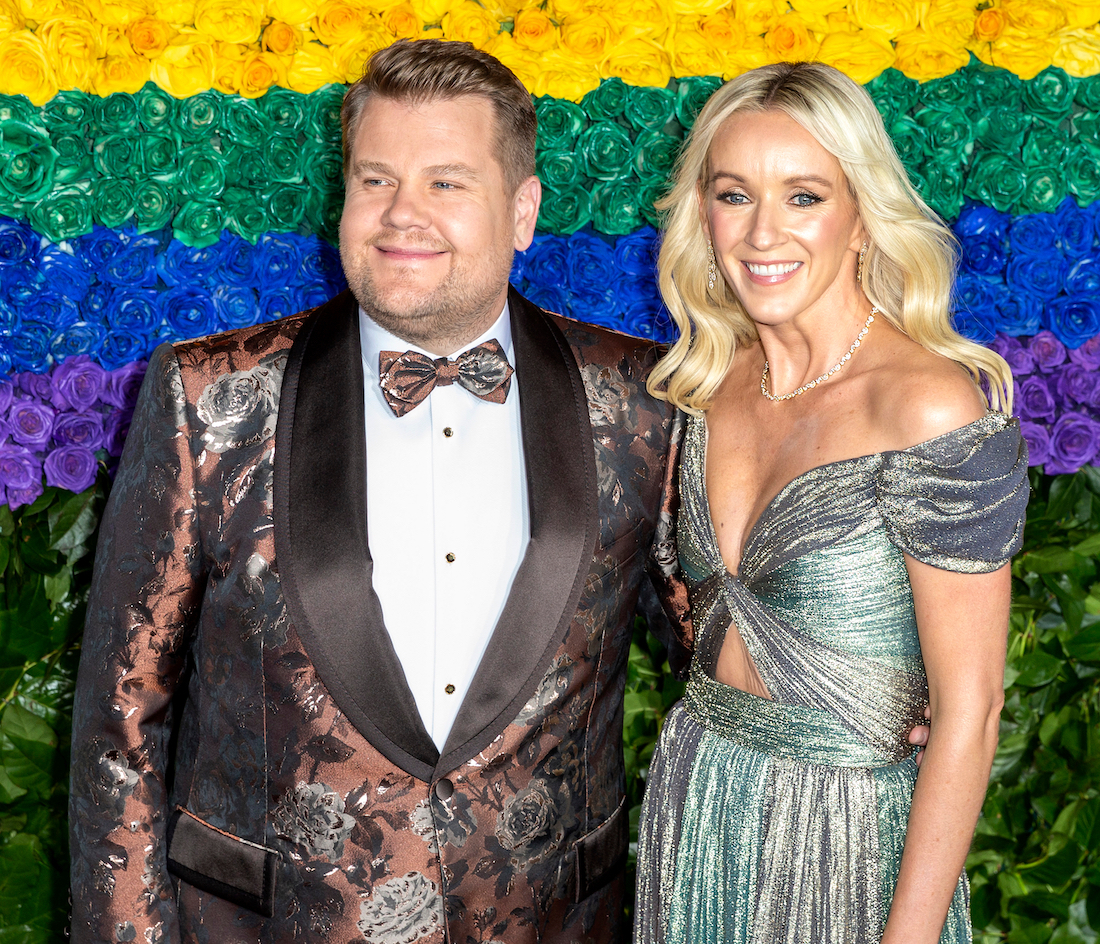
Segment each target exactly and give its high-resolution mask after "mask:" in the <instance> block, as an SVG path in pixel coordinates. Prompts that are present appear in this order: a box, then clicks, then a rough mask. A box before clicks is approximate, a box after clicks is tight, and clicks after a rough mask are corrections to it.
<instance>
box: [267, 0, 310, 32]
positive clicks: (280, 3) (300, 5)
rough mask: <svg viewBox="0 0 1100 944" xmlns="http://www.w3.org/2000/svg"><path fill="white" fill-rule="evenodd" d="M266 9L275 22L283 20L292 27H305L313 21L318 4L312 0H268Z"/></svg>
mask: <svg viewBox="0 0 1100 944" xmlns="http://www.w3.org/2000/svg"><path fill="white" fill-rule="evenodd" d="M264 8H265V9H266V10H267V15H268V16H270V17H271V18H272V19H273V20H282V21H283V22H284V23H289V24H290V25H291V26H305V25H306V24H307V23H308V22H309V21H310V20H311V19H313V14H314V12H315V11H316V9H317V4H315V3H311V2H310V0H267V3H265V4H264Z"/></svg>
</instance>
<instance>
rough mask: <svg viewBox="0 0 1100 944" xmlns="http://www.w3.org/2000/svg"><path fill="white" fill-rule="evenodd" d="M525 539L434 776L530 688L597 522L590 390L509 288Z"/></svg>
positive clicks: (568, 353) (557, 630) (484, 739)
mask: <svg viewBox="0 0 1100 944" xmlns="http://www.w3.org/2000/svg"><path fill="white" fill-rule="evenodd" d="M508 305H509V310H510V312H511V320H512V343H513V345H514V348H515V355H516V381H517V383H518V387H519V392H520V401H519V403H520V416H521V420H522V425H523V454H524V460H525V462H526V466H527V501H528V505H529V507H530V511H531V541H530V543H529V544H528V546H527V552H526V554H525V555H524V558H523V561H522V563H521V564H520V567H519V571H518V572H517V573H516V577H515V580H514V581H513V583H512V590H511V593H510V594H509V596H508V600H507V602H506V603H505V606H504V611H503V612H502V613H501V616H500V620H499V621H498V623H497V626H496V629H495V630H494V631H493V635H492V637H491V638H490V640H489V645H488V646H487V648H486V650H485V655H484V656H483V657H482V660H481V663H480V665H479V666H478V670H477V673H476V674H475V676H474V679H473V682H472V683H471V686H470V690H469V692H468V693H467V695H466V698H465V700H464V701H463V702H462V707H461V709H460V710H459V713H458V717H457V718H456V719H455V723H454V726H453V727H452V729H451V733H450V735H449V736H448V738H447V743H446V744H445V745H444V747H443V752H442V754H443V756H442V757H441V758H440V761H439V765H438V767H437V768H436V772H437V774H443V773H446V772H447V771H449V770H453V769H454V768H455V767H456V766H458V765H459V764H461V763H463V762H465V761H467V760H469V759H470V758H471V757H474V756H476V755H477V754H478V753H480V752H481V751H482V750H484V749H485V748H486V747H487V746H488V745H489V744H491V743H492V741H493V740H494V739H495V738H497V737H498V736H499V735H500V734H501V732H502V731H503V730H504V729H505V728H506V727H507V726H508V724H510V723H511V722H512V721H513V720H514V719H515V717H516V715H517V714H519V711H520V709H521V708H522V707H523V705H524V704H526V702H527V700H528V699H529V698H530V697H531V696H532V695H533V694H534V693H535V688H536V686H537V685H538V682H539V680H540V679H541V678H542V677H543V675H545V673H546V670H547V668H548V666H549V665H550V661H551V660H552V659H553V657H554V653H555V652H556V651H557V649H558V647H559V645H560V644H561V641H562V639H563V638H564V637H565V634H566V632H567V630H568V627H569V624H570V622H571V621H572V619H573V616H574V613H575V612H576V608H577V603H578V601H579V600H580V596H581V591H582V590H583V588H584V581H585V578H586V577H587V575H588V572H589V569H590V568H591V566H592V555H593V553H594V552H595V549H596V537H597V533H598V529H599V514H598V509H597V494H598V493H597V489H596V455H595V449H594V448H593V445H592V426H591V422H590V420H589V418H588V398H587V396H586V394H585V390H584V384H583V383H582V382H581V375H580V371H579V370H578V368H577V362H576V359H575V358H574V356H573V352H572V350H571V349H570V347H569V345H568V343H567V342H566V340H565V337H564V336H563V335H562V333H561V331H560V330H559V329H558V327H557V326H556V325H555V324H554V323H553V321H552V320H551V319H550V318H549V317H548V316H547V315H546V314H545V312H543V311H542V310H540V309H538V308H536V307H535V306H534V305H532V304H531V303H530V302H528V301H527V300H526V299H525V298H523V297H522V296H521V295H520V294H519V293H517V292H516V291H514V290H512V291H511V292H510V293H509V297H508Z"/></svg>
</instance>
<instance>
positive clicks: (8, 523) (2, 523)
mask: <svg viewBox="0 0 1100 944" xmlns="http://www.w3.org/2000/svg"><path fill="white" fill-rule="evenodd" d="M14 533H15V516H14V515H13V514H12V513H11V509H10V508H9V507H8V506H7V505H0V535H3V536H4V537H10V536H11V535H12V534H14Z"/></svg>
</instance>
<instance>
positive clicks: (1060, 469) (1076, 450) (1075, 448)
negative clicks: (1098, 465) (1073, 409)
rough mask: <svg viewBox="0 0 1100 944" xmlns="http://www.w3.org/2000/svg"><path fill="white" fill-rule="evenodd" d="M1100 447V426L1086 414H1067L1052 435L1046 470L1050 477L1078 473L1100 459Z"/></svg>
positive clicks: (1044, 468)
mask: <svg viewBox="0 0 1100 944" xmlns="http://www.w3.org/2000/svg"><path fill="white" fill-rule="evenodd" d="M1097 448H1100V423H1097V422H1096V420H1094V419H1091V418H1089V417H1087V416H1085V415H1084V414H1082V413H1063V414H1062V415H1061V416H1060V417H1058V422H1057V423H1055V424H1054V429H1052V430H1051V433H1050V459H1049V460H1048V461H1047V462H1046V464H1045V465H1044V467H1043V471H1044V472H1045V473H1046V474H1047V475H1062V474H1064V473H1067V472H1076V471H1077V470H1078V469H1079V468H1081V466H1083V465H1088V464H1089V463H1091V462H1092V460H1093V459H1094V458H1095V457H1096V450H1097Z"/></svg>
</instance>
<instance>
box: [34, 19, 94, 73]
mask: <svg viewBox="0 0 1100 944" xmlns="http://www.w3.org/2000/svg"><path fill="white" fill-rule="evenodd" d="M36 35H37V36H38V38H39V39H40V40H42V42H44V43H45V44H46V50H47V52H48V53H49V56H50V61H51V62H52V63H53V64H54V75H55V76H56V77H57V84H58V85H59V86H60V87H61V88H66V89H83V90H86V91H90V90H91V87H92V77H93V76H94V75H95V73H96V71H97V68H98V64H97V60H98V59H99V58H100V56H102V55H103V54H104V52H105V51H106V50H105V48H104V41H103V28H102V27H101V26H100V25H99V24H98V23H93V22H89V21H87V20H69V19H63V20H47V21H46V22H45V23H42V24H40V25H39V27H38V30H37V31H36Z"/></svg>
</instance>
